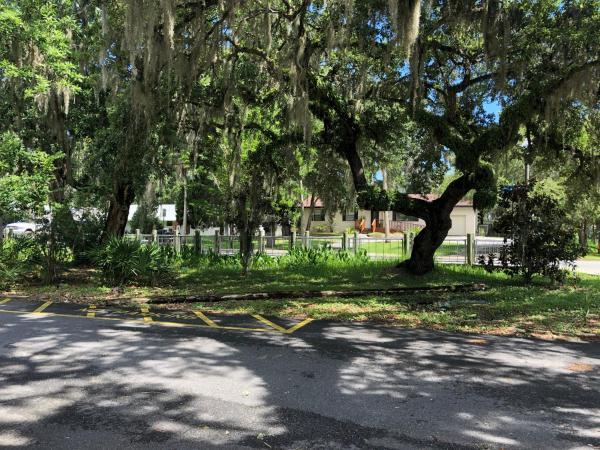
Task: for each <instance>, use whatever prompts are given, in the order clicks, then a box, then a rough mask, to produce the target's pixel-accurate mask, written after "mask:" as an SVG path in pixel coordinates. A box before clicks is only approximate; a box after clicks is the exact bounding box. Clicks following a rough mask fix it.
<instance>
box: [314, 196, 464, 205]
mask: <svg viewBox="0 0 600 450" xmlns="http://www.w3.org/2000/svg"><path fill="white" fill-rule="evenodd" d="M408 196H409V197H412V198H420V199H423V200H427V201H428V202H432V201H434V200H436V199H437V198H439V195H438V194H408ZM303 205H304V207H305V208H310V197H308V198H305V199H304V202H303ZM323 206H324V205H323V201H322V200H321V199H320V198H318V197H317V199H316V200H315V207H316V208H323ZM456 206H469V207H473V200H470V199H462V200H461V201H459V202H458V203H457V204H456Z"/></svg>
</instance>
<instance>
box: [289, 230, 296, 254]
mask: <svg viewBox="0 0 600 450" xmlns="http://www.w3.org/2000/svg"><path fill="white" fill-rule="evenodd" d="M295 246H296V231H292V232H291V234H290V250H293V249H294V247H295Z"/></svg>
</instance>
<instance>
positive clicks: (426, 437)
mask: <svg viewBox="0 0 600 450" xmlns="http://www.w3.org/2000/svg"><path fill="white" fill-rule="evenodd" d="M5 306H6V305H4V307H5ZM85 315H86V314H85V312H84V311H83V312H81V314H80V316H79V317H69V316H68V315H64V316H63V315H45V314H43V313H41V314H39V313H38V314H31V313H8V312H0V445H1V446H5V447H9V446H23V447H34V448H36V447H37V448H74V449H81V448H86V449H88V448H89V449H93V448H168V449H175V448H206V449H211V448H219V449H220V448H263V449H265V448H266V449H268V448H290V449H292V448H293V449H303V448H311V449H313V448H318V449H329V448H332V449H352V448H414V449H422V448H465V449H467V448H513V447H514V448H540V449H542V448H543V449H550V448H560V449H565V448H582V449H590V448H597V447H598V446H600V373H599V368H600V344H598V343H594V344H589V343H588V344H576V343H550V342H544V341H536V340H530V339H516V338H502V337H483V338H482V337H476V336H465V335H453V334H445V333H435V332H429V331H420V330H417V331H410V330H401V329H389V328H384V327H377V326H367V325H347V324H334V323H327V322H318V321H314V322H312V323H309V324H306V325H305V326H303V327H302V328H300V329H298V330H297V331H295V332H294V333H293V334H289V333H284V332H277V331H276V330H275V332H259V331H255V332H251V331H236V330H230V329H220V328H215V327H210V326H190V327H169V326H159V325H157V324H156V323H153V322H151V323H149V322H148V321H144V320H143V319H141V318H138V320H137V321H135V322H132V321H124V320H121V319H119V318H118V317H114V320H88V319H86V317H85ZM240 320H241V321H242V322H244V321H245V320H247V318H240ZM288 325H290V324H285V325H284V326H283V328H284V329H289V328H287V327H288Z"/></svg>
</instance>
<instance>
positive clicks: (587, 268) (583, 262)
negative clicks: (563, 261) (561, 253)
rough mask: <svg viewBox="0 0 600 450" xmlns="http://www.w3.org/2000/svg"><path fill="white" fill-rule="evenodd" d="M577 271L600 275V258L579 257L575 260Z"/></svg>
mask: <svg viewBox="0 0 600 450" xmlns="http://www.w3.org/2000/svg"><path fill="white" fill-rule="evenodd" d="M577 271H578V272H583V273H589V274H591V275H600V260H593V259H590V260H587V259H580V260H578V261H577Z"/></svg>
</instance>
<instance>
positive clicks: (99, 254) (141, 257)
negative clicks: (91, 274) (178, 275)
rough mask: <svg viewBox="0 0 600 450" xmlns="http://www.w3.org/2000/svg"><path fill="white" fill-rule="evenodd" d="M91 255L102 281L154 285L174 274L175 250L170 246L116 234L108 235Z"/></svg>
mask: <svg viewBox="0 0 600 450" xmlns="http://www.w3.org/2000/svg"><path fill="white" fill-rule="evenodd" d="M91 256H92V260H93V261H94V262H95V264H96V265H97V266H98V268H99V269H100V270H101V271H102V275H103V277H104V279H105V281H106V282H107V283H109V284H110V285H112V286H122V285H124V284H127V283H130V282H133V283H136V284H140V285H152V286H155V285H157V284H160V283H163V282H165V281H166V280H167V279H169V278H170V277H171V276H172V275H173V269H174V265H175V262H176V258H175V253H174V251H173V250H172V249H171V248H169V247H159V246H157V245H146V244H142V243H141V242H139V241H134V240H130V239H126V238H118V237H112V238H110V239H109V240H108V242H107V243H106V244H105V245H103V246H102V247H100V248H99V249H97V250H95V251H94V252H92V255H91Z"/></svg>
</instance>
